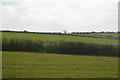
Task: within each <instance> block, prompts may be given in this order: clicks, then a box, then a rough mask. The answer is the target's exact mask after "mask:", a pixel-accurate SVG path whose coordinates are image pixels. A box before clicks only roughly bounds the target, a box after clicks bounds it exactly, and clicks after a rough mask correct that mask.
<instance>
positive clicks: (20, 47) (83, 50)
mask: <svg viewBox="0 0 120 80" xmlns="http://www.w3.org/2000/svg"><path fill="white" fill-rule="evenodd" d="M2 50H3V51H25V52H26V51H27V52H46V53H57V54H74V55H95V56H114V57H117V56H118V47H117V46H114V45H100V44H90V43H83V42H71V41H41V40H29V39H20V38H19V39H17V38H16V39H9V40H8V39H6V38H3V39H2Z"/></svg>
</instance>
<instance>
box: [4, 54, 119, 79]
mask: <svg viewBox="0 0 120 80" xmlns="http://www.w3.org/2000/svg"><path fill="white" fill-rule="evenodd" d="M2 58H3V78H118V58H117V57H96V56H76V55H62V54H48V53H27V52H3V57H2Z"/></svg>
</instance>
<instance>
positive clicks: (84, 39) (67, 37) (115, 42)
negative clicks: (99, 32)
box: [2, 32, 118, 45]
mask: <svg viewBox="0 0 120 80" xmlns="http://www.w3.org/2000/svg"><path fill="white" fill-rule="evenodd" d="M110 35H111V34H110ZM2 37H3V38H7V39H12V38H25V39H31V40H44V41H60V40H62V41H74V42H84V43H94V44H108V45H118V40H114V39H102V38H90V37H79V36H70V35H51V34H33V33H14V32H2Z"/></svg>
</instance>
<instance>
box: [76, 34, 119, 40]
mask: <svg viewBox="0 0 120 80" xmlns="http://www.w3.org/2000/svg"><path fill="white" fill-rule="evenodd" d="M74 35H79V36H86V37H89V36H90V37H97V38H108V39H118V38H119V37H118V36H119V35H118V33H90V34H74Z"/></svg>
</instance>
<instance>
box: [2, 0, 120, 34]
mask: <svg viewBox="0 0 120 80" xmlns="http://www.w3.org/2000/svg"><path fill="white" fill-rule="evenodd" d="M18 1H19V2H18ZM118 1H119V0H6V1H5V0H1V1H0V3H1V4H0V27H1V28H0V29H2V30H28V31H47V32H48V31H59V32H61V31H63V30H67V31H68V32H71V31H117V30H118Z"/></svg>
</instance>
